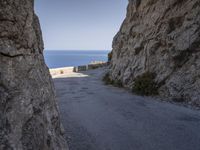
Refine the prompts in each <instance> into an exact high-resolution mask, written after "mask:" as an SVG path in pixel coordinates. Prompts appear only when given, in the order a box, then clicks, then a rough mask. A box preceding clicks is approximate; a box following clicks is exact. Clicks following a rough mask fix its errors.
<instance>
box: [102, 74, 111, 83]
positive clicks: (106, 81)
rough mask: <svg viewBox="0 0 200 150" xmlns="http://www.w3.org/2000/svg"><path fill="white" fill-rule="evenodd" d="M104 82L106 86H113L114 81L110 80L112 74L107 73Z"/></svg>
mask: <svg viewBox="0 0 200 150" xmlns="http://www.w3.org/2000/svg"><path fill="white" fill-rule="evenodd" d="M103 81H104V83H105V84H112V80H111V79H110V74H109V73H106V74H105V75H104V77H103Z"/></svg>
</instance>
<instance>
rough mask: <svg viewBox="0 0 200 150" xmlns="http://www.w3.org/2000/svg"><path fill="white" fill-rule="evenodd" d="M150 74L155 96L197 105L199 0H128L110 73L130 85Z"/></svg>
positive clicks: (199, 99) (199, 84)
mask: <svg viewBox="0 0 200 150" xmlns="http://www.w3.org/2000/svg"><path fill="white" fill-rule="evenodd" d="M150 73H151V74H154V81H155V83H157V88H158V93H159V95H161V96H163V97H168V98H169V97H170V98H174V99H176V100H184V101H187V102H190V103H195V104H199V105H200V1H199V0H129V5H128V8H127V16H126V19H125V21H124V22H123V24H122V26H121V29H120V31H119V32H118V34H117V35H116V36H115V38H114V41H113V50H112V61H111V72H110V76H111V78H112V79H113V80H117V81H119V80H120V81H121V82H122V83H123V85H124V86H126V87H129V88H133V87H134V84H135V82H136V79H137V78H138V76H140V77H141V76H142V75H144V74H146V75H147V74H150Z"/></svg>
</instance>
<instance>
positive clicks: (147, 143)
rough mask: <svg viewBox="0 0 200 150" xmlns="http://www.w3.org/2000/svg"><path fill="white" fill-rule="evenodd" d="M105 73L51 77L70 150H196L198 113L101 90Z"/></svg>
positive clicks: (198, 146) (120, 91)
mask: <svg viewBox="0 0 200 150" xmlns="http://www.w3.org/2000/svg"><path fill="white" fill-rule="evenodd" d="M103 71H104V69H97V70H92V71H87V72H84V73H69V74H67V75H59V76H57V77H54V82H55V87H56V91H57V98H58V101H59V107H60V113H61V119H62V123H63V126H64V128H65V131H66V135H67V140H68V143H69V148H70V150H200V112H199V111H196V110H192V109H189V108H185V107H182V106H177V105H174V104H170V103H167V102H160V101H156V100H153V99H152V98H147V97H139V96H135V95H133V94H132V93H130V92H129V91H126V90H124V89H120V88H116V87H112V86H107V85H104V84H103V82H102V81H101V78H102V73H103Z"/></svg>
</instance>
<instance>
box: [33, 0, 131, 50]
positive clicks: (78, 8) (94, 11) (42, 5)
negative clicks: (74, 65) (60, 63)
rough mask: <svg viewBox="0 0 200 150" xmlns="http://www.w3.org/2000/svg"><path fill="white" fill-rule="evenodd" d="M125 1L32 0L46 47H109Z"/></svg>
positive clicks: (57, 48) (123, 9)
mask: <svg viewBox="0 0 200 150" xmlns="http://www.w3.org/2000/svg"><path fill="white" fill-rule="evenodd" d="M127 4H128V0H35V10H36V13H37V15H38V16H39V18H40V23H41V27H42V32H43V38H44V42H45V49H46V50H74V49H75V50H110V49H111V47H112V39H113V37H114V35H115V34H116V33H117V32H118V30H119V28H120V26H121V24H122V21H123V20H124V18H125V14H126V7H127Z"/></svg>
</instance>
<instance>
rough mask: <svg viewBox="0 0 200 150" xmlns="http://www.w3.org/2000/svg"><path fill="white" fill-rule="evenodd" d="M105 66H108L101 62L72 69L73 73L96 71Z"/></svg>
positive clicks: (106, 63)
mask: <svg viewBox="0 0 200 150" xmlns="http://www.w3.org/2000/svg"><path fill="white" fill-rule="evenodd" d="M107 65H108V62H101V63H94V64H88V65H84V66H78V67H74V72H79V71H87V70H92V69H97V68H100V67H105V66H107Z"/></svg>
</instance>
